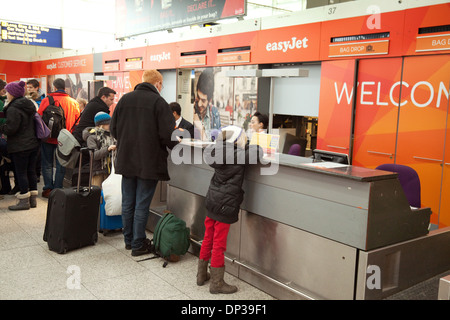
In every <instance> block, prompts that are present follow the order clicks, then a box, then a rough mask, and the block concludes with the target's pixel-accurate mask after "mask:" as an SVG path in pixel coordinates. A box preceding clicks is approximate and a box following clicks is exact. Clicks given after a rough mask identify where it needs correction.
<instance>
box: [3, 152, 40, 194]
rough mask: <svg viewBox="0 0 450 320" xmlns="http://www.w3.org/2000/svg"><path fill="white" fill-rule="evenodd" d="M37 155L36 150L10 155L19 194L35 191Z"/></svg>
mask: <svg viewBox="0 0 450 320" xmlns="http://www.w3.org/2000/svg"><path fill="white" fill-rule="evenodd" d="M37 154H38V149H37V148H35V149H32V150H26V151H21V152H14V153H11V154H10V155H11V157H12V158H13V162H14V166H15V168H16V175H17V176H16V179H17V183H18V184H19V188H20V193H21V194H25V193H27V192H28V191H30V190H37V177H36V159H37Z"/></svg>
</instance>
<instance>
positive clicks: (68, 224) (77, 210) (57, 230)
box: [44, 148, 101, 253]
mask: <svg viewBox="0 0 450 320" xmlns="http://www.w3.org/2000/svg"><path fill="white" fill-rule="evenodd" d="M87 150H88V151H89V155H90V158H91V159H90V179H89V187H85V186H80V176H81V166H80V167H79V168H78V173H79V176H78V185H77V187H72V188H64V189H54V190H53V191H52V192H51V193H50V196H49V199H48V207H47V219H46V223H45V230H44V241H46V242H47V244H48V248H49V249H50V250H52V251H55V252H57V253H66V252H68V251H70V250H74V249H78V248H82V247H85V246H89V245H94V244H95V243H96V242H97V239H98V233H97V225H98V214H99V209H100V195H101V188H100V187H98V186H91V180H92V179H91V178H92V162H93V158H94V156H93V150H92V149H88V148H83V149H81V150H80V151H81V152H80V163H81V159H82V155H83V153H84V152H85V151H87Z"/></svg>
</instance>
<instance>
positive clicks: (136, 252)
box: [131, 239, 151, 257]
mask: <svg viewBox="0 0 450 320" xmlns="http://www.w3.org/2000/svg"><path fill="white" fill-rule="evenodd" d="M150 252H151V241H150V239H145V240H144V243H142V246H141V247H140V248H139V249H133V250H131V255H132V256H133V257H137V256H141V255H143V254H148V253H150Z"/></svg>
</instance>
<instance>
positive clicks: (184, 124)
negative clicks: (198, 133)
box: [169, 102, 194, 139]
mask: <svg viewBox="0 0 450 320" xmlns="http://www.w3.org/2000/svg"><path fill="white" fill-rule="evenodd" d="M169 106H170V108H171V109H172V113H173V117H174V118H175V128H176V129H179V128H181V129H184V130H186V131H187V133H189V136H188V135H187V133H186V134H185V135H183V137H188V138H192V139H194V125H193V124H192V123H190V122H189V121H187V120H186V119H185V118H183V117H182V116H181V106H180V104H179V103H178V102H171V103H170V104H169Z"/></svg>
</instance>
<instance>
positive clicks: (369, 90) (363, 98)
mask: <svg viewBox="0 0 450 320" xmlns="http://www.w3.org/2000/svg"><path fill="white" fill-rule="evenodd" d="M360 85H361V92H360V97H359V103H360V104H361V105H377V106H387V105H388V102H386V101H382V99H381V91H382V90H381V87H382V85H383V84H382V83H381V82H374V81H363V82H361V84H360V83H358V86H360ZM400 85H402V86H403V87H404V88H408V89H409V88H410V87H411V86H410V85H409V83H408V82H406V81H403V82H400V81H397V82H395V83H394V84H393V85H392V86H391V88H390V89H389V101H390V103H391V104H392V105H393V106H398V105H400V106H403V105H405V104H406V103H408V100H403V101H400V102H399V101H396V99H395V98H394V90H395V89H396V88H397V87H398V86H400ZM373 86H376V91H375V88H373ZM334 88H335V93H336V101H337V104H341V101H342V98H343V97H344V94H345V98H346V100H347V104H349V105H350V104H351V101H352V96H353V87H352V88H351V90H349V89H348V88H347V83H345V82H344V84H343V85H342V88H341V89H340V91H339V88H338V83H337V82H335V83H334ZM418 90H421V91H422V92H427V95H426V96H425V95H424V96H422V97H421V98H419V97H418V96H417V95H418V94H417V93H416V92H417V91H418ZM449 91H450V90H448V89H447V87H446V85H445V83H444V82H443V81H440V82H439V86H438V88H435V87H433V85H432V84H431V83H430V82H428V81H418V82H417V83H415V84H414V85H413V86H412V87H411V90H410V91H409V92H408V93H409V96H410V98H411V102H412V104H413V105H414V106H416V107H418V108H424V107H428V106H430V105H431V103H432V101H433V99H434V97H435V95H436V96H437V99H436V108H439V107H440V106H441V101H442V99H443V98H444V97H445V98H446V99H447V100H448V98H449ZM374 98H375V99H374ZM420 99H422V100H423V101H420ZM444 104H445V103H444ZM445 105H446V104H445Z"/></svg>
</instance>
